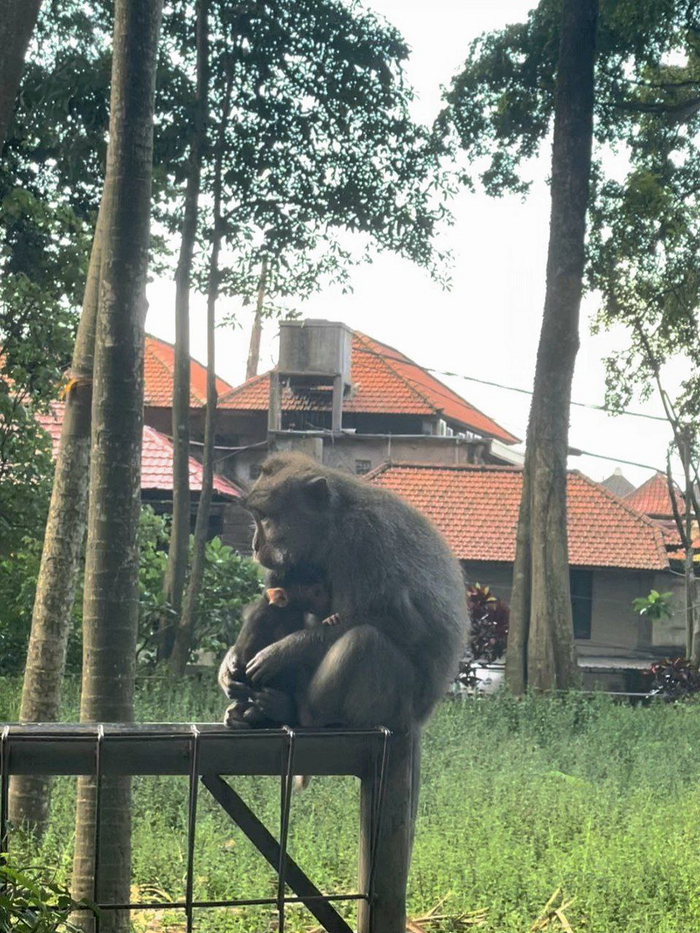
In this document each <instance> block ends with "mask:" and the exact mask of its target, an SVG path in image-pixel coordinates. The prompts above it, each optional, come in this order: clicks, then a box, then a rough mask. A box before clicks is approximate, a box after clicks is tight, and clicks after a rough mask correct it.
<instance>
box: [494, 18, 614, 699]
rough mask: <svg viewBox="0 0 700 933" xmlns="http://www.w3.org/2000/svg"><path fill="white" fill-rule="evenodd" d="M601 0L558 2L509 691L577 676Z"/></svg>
mask: <svg viewBox="0 0 700 933" xmlns="http://www.w3.org/2000/svg"><path fill="white" fill-rule="evenodd" d="M597 10H598V4H597V0H564V4H563V9H562V22H561V40H560V46H559V63H558V68H557V88H556V102H555V112H554V143H553V147H552V208H551V218H550V240H549V255H548V259H547V291H546V296H545V306H544V317H543V321H542V331H541V334H540V344H539V350H538V353H537V366H536V370H535V386H534V392H533V396H532V405H531V408H530V420H529V423H528V430H527V449H526V455H525V469H524V471H523V494H522V501H521V506H520V517H519V524H518V538H517V545H516V557H515V567H514V575H513V599H512V605H511V634H510V635H509V645H508V652H507V658H506V678H507V682H508V684H509V686H510V688H511V690H512V691H513V692H514V693H516V694H520V693H522V692H523V691H524V690H525V689H526V688H527V687H531V688H534V689H536V690H557V689H566V688H568V687H571V686H573V685H574V684H576V683H577V681H578V666H577V663H576V649H575V645H574V634H573V621H572V613H571V595H570V587H569V566H568V543H567V522H566V459H567V451H568V439H569V407H570V399H571V383H572V380H573V374H574V364H575V360H576V353H577V351H578V345H579V337H578V327H579V308H580V304H581V290H582V278H583V264H584V243H585V232H586V207H587V203H588V187H589V178H590V166H591V146H592V140H593V67H594V61H595V34H596V19H597Z"/></svg>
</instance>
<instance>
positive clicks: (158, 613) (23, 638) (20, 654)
mask: <svg viewBox="0 0 700 933" xmlns="http://www.w3.org/2000/svg"><path fill="white" fill-rule="evenodd" d="M169 536H170V518H169V516H166V515H157V514H156V513H155V512H154V511H153V509H152V508H151V507H150V506H144V507H143V508H142V509H141V516H140V521H139V547H140V558H139V560H140V563H139V639H138V646H139V647H138V649H137V657H138V659H139V661H140V663H142V664H144V665H146V666H150V667H152V666H153V665H154V664H155V660H156V640H155V632H156V631H157V630H158V628H159V627H161V628H162V626H163V623H164V622H165V623H167V622H168V620H173V618H174V614H173V611H172V609H171V607H170V606H169V605H168V602H167V600H166V599H165V593H164V592H163V578H164V575H165V568H166V565H167V562H168V541H169ZM190 543H191V542H190ZM41 547H42V541H41V540H38V539H37V538H33V537H27V538H25V539H24V541H23V542H22V546H21V548H20V549H18V550H17V551H15V552H14V553H12V554H11V555H9V556H8V557H6V558H5V559H3V560H0V674H3V675H6V674H21V673H22V671H23V670H24V662H25V658H26V653H27V643H28V641H29V632H30V629H31V623H32V607H33V605H34V594H35V592H36V583H37V578H38V576H39V564H40V561H41ZM82 577H83V574H82V572H81V573H80V575H79V581H80V582H79V584H78V588H77V591H76V594H75V603H74V606H73V617H72V624H71V632H70V636H69V643H68V659H67V663H66V669H67V671H68V672H69V673H79V672H80V669H81V664H82V625H83V622H82V619H83V593H82ZM259 592H260V575H259V572H258V568H257V565H256V564H255V563H254V562H253V561H252V560H250V559H249V558H247V557H242V556H241V555H240V554H238V553H237V552H236V551H234V550H233V548H230V547H228V546H227V545H225V544H222V542H221V540H220V539H219V538H214V539H213V540H211V541H209V542H207V547H206V565H205V570H204V582H203V585H202V592H201V597H200V603H199V612H198V617H197V619H198V621H197V625H196V629H195V637H194V640H193V650H194V651H196V650H208V651H214V652H218V651H220V650H221V649H223V648H224V647H228V645H230V644H231V643H232V641H234V640H235V636H236V633H237V631H238V628H239V627H240V623H241V610H242V608H243V607H244V606H245V605H246V604H247V603H249V602H251V601H252V600H253V599H255V597H256V596H257V595H258V593H259Z"/></svg>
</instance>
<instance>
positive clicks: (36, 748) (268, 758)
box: [8, 724, 382, 777]
mask: <svg viewBox="0 0 700 933" xmlns="http://www.w3.org/2000/svg"><path fill="white" fill-rule="evenodd" d="M103 728H104V736H105V744H104V748H103V751H102V773H103V774H104V775H105V776H107V775H110V776H111V775H115V776H116V775H137V774H183V775H188V774H189V772H190V765H191V760H190V743H191V729H190V726H188V725H182V726H176V727H165V726H157V725H147V726H143V725H139V726H134V725H129V726H117V725H111V724H105V725H104V727H103ZM197 728H198V729H199V731H200V733H201V736H200V740H199V746H200V755H199V771H200V774H206V773H210V774H269V775H274V776H279V774H280V736H281V735H283V732H282V731H281V730H278V729H269V730H267V729H260V730H250V731H247V732H246V731H241V732H237V731H235V730H231V729H226V727H224V726H220V725H218V724H216V725H215V724H202V725H199V724H198V726H197ZM8 738H9V740H10V742H11V744H12V755H11V759H10V762H9V770H10V773H11V774H31V775H35V774H46V775H52V774H72V775H79V774H84V775H93V774H94V771H95V759H94V742H95V728H94V726H92V727H89V726H75V725H70V726H67V725H65V724H56V725H55V726H52V727H47V726H14V725H10V727H9V736H8ZM338 740H340V741H338ZM381 741H382V735H381V732H380V731H379V730H376V729H372V730H330V729H329V730H305V729H299V730H296V739H295V761H296V768H297V771H298V773H300V774H318V775H324V774H352V775H355V776H357V777H362V776H363V775H365V774H366V772H367V769H368V767H369V765H370V762H371V760H372V756H373V753H374V752H375V751H376V749H377V748H378V747H379V744H380V743H381ZM156 744H157V751H154V747H155V746H156Z"/></svg>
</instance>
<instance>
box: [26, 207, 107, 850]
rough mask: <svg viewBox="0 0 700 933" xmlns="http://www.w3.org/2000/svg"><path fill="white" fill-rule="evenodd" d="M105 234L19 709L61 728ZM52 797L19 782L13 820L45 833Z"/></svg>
mask: <svg viewBox="0 0 700 933" xmlns="http://www.w3.org/2000/svg"><path fill="white" fill-rule="evenodd" d="M100 215H102V211H100ZM100 229H101V223H100V220H99V219H98V222H97V227H96V230H95V237H94V240H93V244H92V252H91V254H90V266H89V268H88V275H87V281H86V284H85V295H84V298H83V311H82V314H81V317H80V324H79V326H78V334H77V337H76V341H75V348H74V350H73V361H72V365H71V372H70V378H69V382H68V388H67V391H66V398H65V411H64V416H63V425H62V427H61V440H60V444H59V448H58V457H57V459H56V467H55V473H54V481H53V489H52V491H51V504H50V506H49V515H48V520H47V523H46V531H45V533H44V547H43V550H42V553H41V565H40V567H39V579H38V581H37V589H36V597H35V599H34V608H33V611H32V627H31V632H30V636H29V648H28V652H27V663H26V666H25V669H24V682H23V685H22V705H21V707H20V719H21V721H22V722H55V721H56V720H57V719H58V714H59V707H60V703H61V687H62V684H63V675H64V672H65V666H66V650H67V647H68V636H69V634H70V627H71V616H72V612H73V601H74V598H75V587H76V583H77V580H78V572H79V570H80V553H81V550H82V546H83V539H84V537H85V523H86V519H87V495H88V477H89V468H90V422H91V417H90V409H91V405H92V369H93V357H94V352H95V323H96V320H97V301H98V293H99V284H100V268H101V256H102V250H101V235H100ZM49 799H50V781H49V779H48V778H46V777H43V776H41V775H31V776H30V775H22V776H17V777H15V778H13V779H12V782H11V785H10V819H11V820H12V821H13V822H15V823H21V822H25V823H27V824H29V825H31V826H32V828H33V829H34V830H35V831H37V832H39V833H42V832H43V831H44V829H45V828H46V821H47V819H48V812H49Z"/></svg>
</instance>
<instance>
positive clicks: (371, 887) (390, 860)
mask: <svg viewBox="0 0 700 933" xmlns="http://www.w3.org/2000/svg"><path fill="white" fill-rule="evenodd" d="M419 742H420V737H419V736H417V735H413V734H405V733H404V734H397V735H394V736H393V737H392V738H391V741H390V744H389V757H388V762H387V765H386V772H385V778H384V794H383V802H382V807H381V811H380V809H379V807H378V805H377V804H378V796H379V792H380V787H379V778H380V773H379V768H378V767H377V769H376V770H375V772H374V773H373V774H372V775H370V776H367V777H365V778H363V780H362V790H361V797H360V885H359V890H360V891H368V892H369V894H370V900H369V902H365V901H361V902H360V903H359V904H358V910H357V930H358V933H406V886H407V883H408V868H409V862H410V859H411V846H412V843H413V822H414V819H413V814H414V812H415V806H416V805H417V786H418V769H419V755H418V743H419ZM414 785H415V787H416V790H415V792H414V790H413V788H414ZM377 819H379V826H378V827H377ZM377 828H378V832H379V835H378V838H377V842H376V848H375V846H374V845H373V842H374V839H375V832H376V831H377ZM373 849H374V852H373ZM373 857H374V868H373V867H372V861H373Z"/></svg>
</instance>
